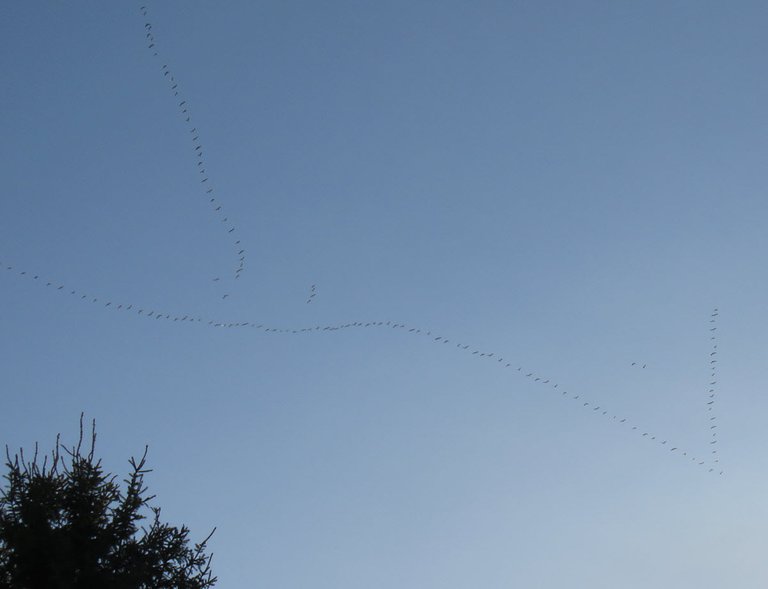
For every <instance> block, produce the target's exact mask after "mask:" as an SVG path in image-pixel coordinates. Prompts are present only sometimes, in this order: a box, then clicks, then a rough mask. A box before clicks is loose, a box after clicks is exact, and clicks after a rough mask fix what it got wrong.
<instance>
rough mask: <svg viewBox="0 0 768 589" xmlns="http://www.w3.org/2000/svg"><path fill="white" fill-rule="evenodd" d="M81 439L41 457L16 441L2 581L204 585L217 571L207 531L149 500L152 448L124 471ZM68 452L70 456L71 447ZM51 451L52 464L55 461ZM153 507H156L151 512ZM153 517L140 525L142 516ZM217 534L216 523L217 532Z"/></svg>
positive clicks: (74, 585)
mask: <svg viewBox="0 0 768 589" xmlns="http://www.w3.org/2000/svg"><path fill="white" fill-rule="evenodd" d="M82 441H83V428H82V418H81V421H80V441H79V442H78V444H77V446H73V447H72V448H67V447H65V446H62V445H61V444H60V443H59V438H58V437H57V438H56V447H55V449H54V450H53V452H52V453H51V455H50V456H45V458H44V459H43V461H42V464H41V463H40V461H39V459H38V455H37V448H35V456H34V458H33V459H32V461H31V462H29V461H27V460H25V458H24V453H23V451H22V452H20V455H17V456H14V457H13V458H11V456H10V453H9V452H8V450H7V449H6V456H7V462H6V466H7V469H8V472H7V474H6V475H5V479H6V481H7V485H6V487H5V488H3V489H2V491H1V492H0V589H102V588H103V589H171V588H173V589H203V588H207V587H212V586H213V585H214V583H215V582H216V578H215V577H212V574H211V570H210V561H211V558H210V556H207V555H206V554H205V549H206V543H207V541H208V540H209V539H210V537H211V536H210V535H209V536H208V538H206V539H205V540H203V541H202V542H201V543H199V544H195V545H194V547H190V546H189V539H188V536H189V530H188V529H187V528H186V527H185V526H182V527H181V528H176V527H173V526H170V525H168V524H164V523H162V522H161V521H160V509H159V508H158V507H153V506H150V505H149V502H150V501H151V500H152V499H153V498H154V496H147V495H146V491H147V489H146V487H145V486H144V475H145V474H146V473H147V472H149V470H148V469H146V468H145V463H146V456H147V450H146V449H145V450H144V455H143V456H142V458H141V459H140V460H138V461H137V460H135V459H133V458H131V460H130V465H131V472H130V474H129V475H128V477H127V478H126V479H125V480H124V483H125V489H122V488H121V486H120V485H119V484H118V483H117V482H116V477H115V476H113V475H110V474H108V473H104V472H103V470H102V467H101V461H94V457H93V452H94V446H95V443H96V429H95V425H94V428H93V431H92V439H91V448H90V451H89V452H88V453H87V454H82V453H81V446H82ZM62 450H63V452H64V456H63V455H62V454H61V452H62ZM49 458H50V464H49ZM147 516H148V517H147ZM145 519H146V522H145V523H146V524H148V525H144V526H141V527H139V526H140V522H141V520H145ZM211 534H213V532H211Z"/></svg>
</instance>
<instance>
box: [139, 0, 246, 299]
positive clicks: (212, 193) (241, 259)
mask: <svg viewBox="0 0 768 589" xmlns="http://www.w3.org/2000/svg"><path fill="white" fill-rule="evenodd" d="M140 10H141V14H142V16H143V17H144V18H145V20H146V19H147V7H146V6H142V7H141V8H140ZM144 29H145V30H146V33H145V37H146V40H147V48H148V49H149V50H150V51H151V52H152V55H153V57H157V58H158V59H159V54H158V51H157V42H156V39H155V35H154V33H152V23H150V22H149V21H147V22H145V24H144ZM160 69H161V70H162V72H163V77H165V78H166V80H167V82H168V85H169V87H170V90H171V92H173V96H174V98H175V99H176V100H178V101H179V102H178V104H177V107H178V109H179V113H180V114H181V116H182V118H183V119H184V122H185V123H186V125H187V129H188V131H189V133H190V136H191V140H192V149H193V154H194V157H195V160H196V165H197V168H198V173H199V174H200V176H201V178H200V184H201V185H202V186H203V189H204V190H205V195H206V197H207V198H208V204H209V205H210V207H211V209H212V211H213V213H214V214H216V215H217V216H218V218H219V221H220V222H221V223H223V224H224V226H225V228H226V231H227V233H228V234H229V235H230V236H232V237H235V238H236V239H234V241H233V245H234V247H235V250H236V251H237V256H238V265H237V268H236V269H235V271H234V278H235V279H238V278H240V275H241V273H242V272H243V271H244V270H245V259H246V256H245V248H243V247H242V243H241V242H240V239H237V235H236V234H235V231H236V229H235V226H234V225H233V224H232V222H231V221H230V220H229V218H228V217H227V216H226V215H225V214H224V209H223V206H222V204H221V202H220V201H219V199H218V198H217V196H216V190H215V188H214V187H213V186H212V184H211V183H210V182H209V180H210V177H209V175H208V170H207V169H206V163H205V159H204V157H203V146H202V144H201V143H200V132H199V131H198V130H197V127H196V126H195V125H194V123H193V122H192V114H191V112H190V107H189V104H188V102H187V100H186V98H184V97H183V96H182V94H181V90H180V89H179V83H178V81H177V80H176V78H175V76H174V75H173V74H172V73H171V70H170V68H169V67H168V64H167V63H164V64H163V65H162V66H161V68H160ZM213 280H214V281H215V282H218V281H219V278H214V279H213ZM228 297H229V294H224V295H223V296H222V299H226V298H228Z"/></svg>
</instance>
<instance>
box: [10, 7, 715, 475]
mask: <svg viewBox="0 0 768 589" xmlns="http://www.w3.org/2000/svg"><path fill="white" fill-rule="evenodd" d="M141 12H142V15H143V16H144V17H145V18H146V17H147V11H146V7H145V6H142V7H141ZM145 29H146V38H147V41H148V48H149V49H150V50H152V52H153V55H154V56H155V57H157V56H158V53H157V50H156V43H155V38H154V35H153V34H152V25H151V24H150V23H149V22H147V23H146V24H145ZM162 70H163V75H164V76H165V77H167V78H168V81H169V83H170V87H171V90H172V91H173V93H174V96H176V97H179V98H181V96H180V93H179V90H178V83H177V81H176V79H175V78H174V76H173V75H172V74H171V73H170V70H169V69H168V66H167V64H164V65H163V66H162ZM178 106H179V109H180V111H181V114H182V116H184V118H185V122H186V123H187V124H188V126H189V130H190V133H191V134H192V143H193V147H194V152H195V156H196V158H197V166H198V167H199V168H200V175H201V176H202V179H201V183H202V184H204V185H207V188H206V194H207V195H209V196H208V197H209V199H210V200H209V203H210V204H211V206H212V208H213V211H214V212H215V213H216V214H218V215H219V216H220V217H221V221H222V222H223V223H226V224H227V225H226V226H227V231H228V233H230V234H231V233H234V232H235V227H234V226H233V225H231V223H230V222H229V220H228V218H227V217H224V215H223V212H222V207H221V205H220V204H219V202H218V200H217V198H216V197H215V191H214V189H213V187H212V186H210V185H209V182H208V180H209V177H208V174H207V171H206V169H205V162H204V159H203V150H202V145H201V144H200V142H199V134H198V132H197V129H196V128H195V127H194V126H193V125H192V120H191V119H192V117H191V115H190V113H189V107H188V105H187V102H186V100H184V99H181V100H180V102H179V104H178ZM234 244H235V246H237V249H238V256H240V257H239V265H238V267H237V269H236V270H235V278H239V276H240V274H241V273H242V271H243V269H244V266H245V250H244V249H243V248H242V247H240V240H239V239H238V240H236V241H235V242H234ZM0 268H2V269H5V270H7V271H9V272H13V273H15V274H16V275H17V276H21V277H24V278H28V279H30V280H32V281H34V282H37V283H40V284H45V287H46V288H50V289H51V290H55V291H57V292H61V293H66V294H69V295H70V296H73V297H76V298H78V299H80V300H82V301H84V302H88V303H90V304H98V305H100V306H102V307H103V308H110V309H113V310H116V311H124V312H130V313H135V314H136V315H137V316H142V317H146V318H148V319H152V320H154V321H157V320H161V321H168V322H187V323H198V324H206V325H208V326H211V327H216V328H227V329H232V328H251V329H255V330H259V331H262V332H264V333H270V334H276V333H282V334H302V333H317V332H334V331H341V330H346V329H360V328H363V329H364V328H391V329H396V330H399V331H402V332H404V333H409V334H413V335H418V336H423V337H427V338H429V339H430V340H431V341H432V342H433V343H434V344H436V345H449V344H451V345H450V347H451V348H453V349H456V350H458V351H459V352H462V353H466V354H469V355H471V356H473V357H477V358H483V359H485V360H486V361H490V362H493V363H494V365H496V366H498V367H500V368H504V369H508V370H512V371H514V372H517V373H519V374H520V375H521V376H523V377H524V378H527V379H529V380H530V381H531V382H535V383H538V384H539V385H541V386H546V387H547V388H548V390H550V391H551V392H552V393H554V394H557V395H558V397H561V398H564V399H569V400H572V401H574V402H576V403H577V405H578V406H580V407H582V408H584V409H585V410H588V411H590V412H591V413H592V414H594V415H599V416H601V417H605V418H606V419H610V420H611V421H614V422H616V423H617V424H619V425H621V426H622V427H625V428H626V429H628V430H629V431H632V432H635V433H637V435H638V436H639V437H642V438H645V439H647V440H649V441H652V442H654V443H655V444H657V445H658V446H659V447H662V448H664V449H665V450H668V451H669V452H672V453H677V454H679V455H680V456H682V457H685V458H686V459H687V460H690V461H692V462H694V463H695V464H697V465H699V466H705V467H707V468H708V471H709V472H714V471H715V470H716V469H718V471H719V474H723V471H722V470H719V467H718V464H717V463H719V459H718V457H717V450H716V449H713V450H712V454H713V462H712V463H708V462H707V460H704V459H701V458H699V457H696V456H693V455H691V454H690V453H689V452H688V451H683V450H681V449H680V448H679V447H678V446H675V445H673V444H672V443H671V442H670V441H668V440H667V439H665V438H662V437H660V436H658V435H656V434H654V433H652V432H650V431H647V430H645V429H644V428H641V427H639V426H637V425H633V424H632V423H631V422H630V420H629V419H628V418H626V417H623V416H621V415H617V414H615V413H613V412H612V411H609V410H608V409H607V408H606V407H604V406H602V405H598V404H596V403H593V402H591V401H589V400H587V398H586V397H584V396H583V395H581V394H578V393H573V392H569V391H567V390H565V389H564V388H563V387H561V386H560V385H559V384H558V383H556V382H553V381H552V380H551V379H550V378H546V377H544V376H542V375H539V374H535V373H534V372H532V371H527V370H525V369H524V368H523V367H522V366H517V365H515V364H514V363H513V362H510V361H508V360H506V359H505V358H503V357H502V356H500V355H498V354H496V353H495V352H484V351H481V350H479V349H475V348H474V347H473V346H470V345H469V344H464V343H461V342H454V341H452V340H450V339H449V338H447V337H444V336H441V335H435V334H433V333H432V332H431V331H430V330H424V329H420V328H417V327H411V326H409V325H406V324H405V323H397V322H393V321H368V322H361V321H354V322H349V323H344V324H340V325H315V326H312V327H302V328H295V329H293V328H277V327H269V326H267V325H265V324H262V323H257V322H249V321H248V322H240V323H225V322H219V321H214V320H209V319H204V318H203V317H201V316H197V315H194V314H191V313H189V314H173V315H172V314H170V313H166V312H162V311H158V310H155V309H149V308H146V307H140V306H138V305H134V304H126V303H118V302H116V301H112V300H105V299H104V298H102V297H97V296H92V295H91V294H86V293H84V292H81V291H80V290H78V289H71V288H69V287H65V286H64V285H63V284H58V283H56V282H52V281H49V280H46V279H44V278H42V277H41V276H40V275H38V274H33V273H30V272H27V271H26V270H19V269H18V268H15V267H14V266H13V265H5V264H3V263H2V262H0ZM214 280H215V281H218V280H219V279H218V278H214ZM316 294H317V292H316V285H314V284H313V285H312V287H311V290H310V295H309V298H308V299H307V301H306V302H307V303H310V302H312V300H313V298H314V297H315V296H316ZM228 296H229V295H228V294H225V295H223V298H227V297H228ZM717 316H718V311H717V309H715V310H714V312H713V313H712V315H711V317H710V322H711V323H712V327H711V328H710V330H711V334H712V335H711V336H710V338H711V340H712V342H713V351H712V352H711V353H710V366H711V382H710V389H709V399H710V400H709V401H708V407H709V411H710V412H713V405H714V401H715V388H714V387H715V385H716V384H717V380H716V363H717V360H716V358H715V356H716V355H717V342H716V339H715V332H716V330H717V326H716V324H715V323H716V318H717ZM636 364H637V363H635V362H633V363H632V365H633V366H634V365H636ZM642 367H643V368H645V367H646V365H645V364H644V365H643V366H642ZM710 421H711V422H714V421H715V417H714V415H712V416H710ZM716 428H717V426H716V424H714V423H712V424H711V426H710V429H711V430H712V436H711V437H712V440H711V441H710V445H712V446H715V445H716V444H717V434H716Z"/></svg>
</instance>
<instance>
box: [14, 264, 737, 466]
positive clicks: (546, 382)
mask: <svg viewBox="0 0 768 589" xmlns="http://www.w3.org/2000/svg"><path fill="white" fill-rule="evenodd" d="M0 268H4V269H5V270H7V271H10V272H14V273H16V275H17V276H22V277H26V278H29V279H31V280H33V281H37V282H39V283H44V284H45V286H46V287H48V288H51V289H52V290H55V291H58V292H62V293H68V294H69V295H71V296H75V297H77V298H79V299H81V300H83V301H85V302H88V303H94V304H101V305H102V306H103V307H104V308H110V309H114V310H116V311H128V312H131V313H136V314H137V315H139V316H142V317H146V318H147V319H153V320H163V321H169V322H189V323H200V324H205V325H208V326H210V327H216V328H224V329H238V328H250V329H255V330H258V331H262V332H264V333H270V334H277V333H282V334H293V335H299V334H303V333H317V332H335V331H342V330H346V329H361V328H391V329H396V330H399V331H402V332H404V333H409V334H412V335H418V336H423V337H427V338H429V340H430V341H431V342H432V343H434V344H437V345H448V344H452V345H451V346H449V347H451V348H453V349H456V350H458V351H459V352H462V353H465V354H468V355H471V356H474V357H477V358H484V359H485V360H487V361H491V362H493V363H494V365H496V366H498V367H500V368H504V369H508V370H513V371H515V372H517V373H519V374H520V375H521V376H523V377H524V378H527V379H529V380H530V381H531V382H535V383H538V384H539V385H542V386H546V387H547V388H548V389H549V390H550V391H551V392H553V393H556V394H557V395H558V396H559V397H561V398H564V399H569V400H572V401H576V402H578V403H577V404H578V405H579V406H580V407H582V408H584V409H585V410H589V411H591V412H592V413H593V414H595V415H599V416H601V417H605V418H606V419H610V420H611V421H614V422H616V423H618V424H619V425H621V426H622V427H625V428H627V429H628V430H629V431H632V432H635V433H637V434H638V435H639V436H640V437H642V438H645V439H647V440H649V441H652V442H654V443H655V444H657V445H659V446H660V447H663V448H664V449H666V450H668V451H669V452H673V453H677V454H679V455H680V456H683V457H685V458H686V459H688V460H690V461H691V462H694V463H695V464H697V465H699V466H705V467H708V471H709V472H714V471H715V470H716V469H717V466H718V464H717V463H719V460H718V459H717V457H716V456H715V458H714V460H713V463H708V462H707V460H705V459H701V458H699V457H696V456H694V455H693V454H691V453H689V452H688V451H683V450H681V449H680V447H679V446H676V445H673V444H672V443H671V442H670V441H668V440H667V439H666V438H663V437H661V436H658V435H656V434H654V433H652V432H650V431H647V430H645V429H644V428H641V427H640V426H637V425H633V424H632V423H631V421H630V420H629V418H627V417H623V416H621V415H617V414H615V413H613V412H612V411H609V410H608V408H607V407H605V406H602V405H598V404H596V403H593V402H591V401H590V400H588V398H587V397H586V396H584V395H582V394H580V393H574V392H569V391H567V390H565V389H564V388H563V387H561V386H560V384H559V383H556V382H553V381H552V380H551V379H550V378H547V377H545V376H543V375H540V374H536V373H535V372H533V371H527V370H525V369H524V368H523V367H522V366H517V365H515V364H514V363H513V362H511V361H508V360H506V359H505V358H503V357H502V356H500V355H498V354H496V353H495V352H485V351H482V350H480V349H475V348H474V347H473V346H470V345H469V344H464V343H461V342H455V341H453V340H451V339H449V338H447V337H445V336H442V335H435V334H434V333H433V332H432V331H430V330H426V329H421V328H417V327H411V326H409V325H407V324H405V323H398V322H394V321H366V322H363V321H352V322H349V323H343V324H339V325H314V326H312V327H300V328H279V327H270V326H268V325H266V324H263V323H257V322H255V321H245V322H238V323H226V322H220V321H215V320H212V319H205V318H203V317H201V316H198V315H194V314H184V315H182V314H176V315H172V314H170V313H166V312H163V311H157V310H155V309H147V308H144V307H139V306H137V305H133V304H124V303H116V302H114V301H111V300H107V301H105V300H104V299H103V298H99V297H94V296H91V295H89V294H85V293H81V292H80V291H78V290H71V289H70V288H68V287H65V286H64V285H63V284H56V283H55V282H50V281H46V280H44V279H41V277H40V276H39V275H37V274H31V273H29V272H26V271H23V270H21V271H19V270H18V269H17V268H14V267H13V266H10V265H9V266H4V265H3V263H2V262H0ZM716 313H717V311H715V315H714V316H716ZM715 345H716V344H715ZM713 366H714V364H713ZM714 384H715V379H714V376H713V378H712V385H711V386H714ZM713 393H714V391H712V392H711V393H710V395H713ZM712 399H714V397H712ZM709 406H710V407H711V403H710V405H709ZM713 431H714V429H713ZM715 443H716V439H715V441H714V442H710V444H712V445H714V444H715ZM718 472H719V474H723V471H722V470H718Z"/></svg>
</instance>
